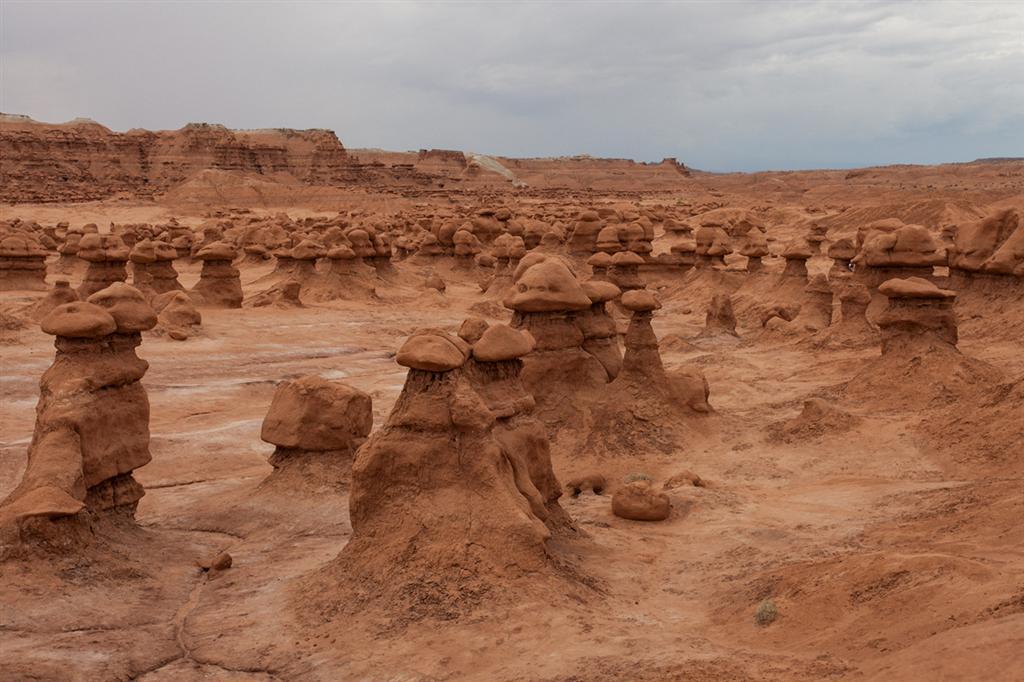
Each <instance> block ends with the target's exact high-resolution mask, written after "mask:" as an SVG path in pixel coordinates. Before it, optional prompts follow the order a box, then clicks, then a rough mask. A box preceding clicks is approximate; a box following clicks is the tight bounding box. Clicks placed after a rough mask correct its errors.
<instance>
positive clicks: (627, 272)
mask: <svg viewBox="0 0 1024 682" xmlns="http://www.w3.org/2000/svg"><path fill="white" fill-rule="evenodd" d="M643 264H644V259H643V258H641V257H640V256H638V255H637V254H635V253H633V252H632V251H619V252H618V253H616V254H615V255H614V256H612V271H611V275H610V277H609V279H610V280H611V281H612V283H614V284H615V285H616V286H617V287H619V288H620V289H622V290H623V291H629V290H631V289H642V288H643V286H644V281H643V279H641V278H640V266H641V265H643Z"/></svg>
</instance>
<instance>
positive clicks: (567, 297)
mask: <svg viewBox="0 0 1024 682" xmlns="http://www.w3.org/2000/svg"><path fill="white" fill-rule="evenodd" d="M529 256H530V255H529V254H528V255H527V258H529ZM525 260H526V258H524V259H523V261H525ZM505 305H506V307H508V308H511V309H512V310H516V311H518V312H526V313H543V312H558V311H569V310H586V309H587V308H589V307H590V297H589V296H587V294H586V293H585V292H584V291H583V287H582V286H580V283H579V281H578V280H577V279H576V278H575V277H574V276H573V274H572V272H570V271H569V268H568V267H567V266H566V265H565V264H564V263H563V262H561V260H558V259H548V260H543V261H541V262H539V263H537V264H535V265H532V266H530V267H528V268H527V269H526V270H525V271H524V272H523V273H522V275H521V276H520V277H519V278H518V280H517V281H516V284H515V286H514V287H513V288H512V290H511V291H510V293H509V296H508V298H507V300H506V301H505Z"/></svg>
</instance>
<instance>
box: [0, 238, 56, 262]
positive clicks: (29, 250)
mask: <svg viewBox="0 0 1024 682" xmlns="http://www.w3.org/2000/svg"><path fill="white" fill-rule="evenodd" d="M45 255H46V250H45V249H43V248H42V247H41V246H40V245H39V243H38V242H36V241H35V240H34V239H31V238H30V237H25V236H22V235H19V234H15V235H11V236H9V237H5V238H4V239H3V240H2V241H0V257H2V258H25V257H27V256H45Z"/></svg>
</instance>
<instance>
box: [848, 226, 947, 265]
mask: <svg viewBox="0 0 1024 682" xmlns="http://www.w3.org/2000/svg"><path fill="white" fill-rule="evenodd" d="M863 260H864V261H865V262H866V263H867V264H868V265H870V266H874V267H884V266H887V265H895V266H911V267H913V266H929V265H942V264H944V263H945V260H946V253H945V251H944V250H943V249H942V248H941V247H940V245H939V242H938V241H936V239H935V237H934V236H933V235H932V233H931V232H930V231H929V230H928V228H926V227H924V226H922V225H903V226H901V227H900V228H899V229H897V230H894V231H892V232H884V233H877V234H875V235H874V236H871V237H869V238H868V239H867V240H866V241H865V242H864V252H863Z"/></svg>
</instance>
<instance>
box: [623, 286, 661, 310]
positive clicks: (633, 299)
mask: <svg viewBox="0 0 1024 682" xmlns="http://www.w3.org/2000/svg"><path fill="white" fill-rule="evenodd" d="M622 307H623V308H625V309H626V310H630V311H632V312H635V313H649V312H651V311H652V310H657V309H658V308H660V307H661V303H660V302H659V301H658V297H657V296H655V295H654V294H652V293H651V292H650V291H648V290H647V289H634V290H633V291H627V292H626V293H624V294H623V295H622Z"/></svg>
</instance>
